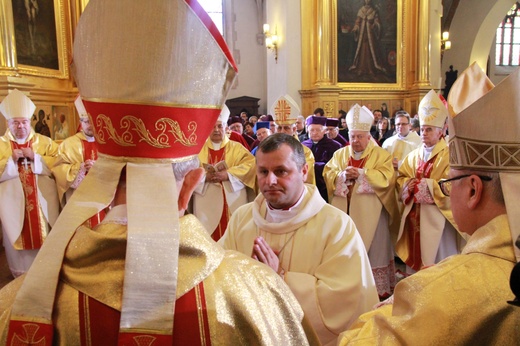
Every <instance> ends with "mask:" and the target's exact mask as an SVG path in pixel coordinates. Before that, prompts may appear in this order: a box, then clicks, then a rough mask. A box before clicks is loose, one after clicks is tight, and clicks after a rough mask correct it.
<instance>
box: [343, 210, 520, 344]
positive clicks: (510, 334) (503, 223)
mask: <svg viewBox="0 0 520 346" xmlns="http://www.w3.org/2000/svg"><path fill="white" fill-rule="evenodd" d="M515 262H516V260H515V255H514V250H513V243H512V240H511V231H510V228H509V223H508V220H507V216H506V215H501V216H498V217H496V218H494V219H493V220H491V221H490V222H488V223H487V224H486V225H484V226H483V227H481V228H479V229H478V230H477V231H476V232H475V233H474V234H473V235H472V236H471V237H470V238H469V240H468V243H467V245H466V247H465V248H464V250H463V251H462V253H461V254H460V255H454V256H451V257H448V258H446V259H445V260H443V261H441V262H439V263H438V264H436V265H435V266H432V267H429V268H425V269H423V270H421V271H419V272H417V273H415V274H413V275H411V276H409V277H407V278H405V279H403V280H402V281H400V282H399V283H398V284H397V286H396V287H395V291H394V302H393V304H392V305H385V306H383V307H381V308H379V309H376V310H373V311H371V312H367V313H366V314H364V315H361V317H360V318H359V320H358V321H357V322H356V323H355V324H353V325H352V327H351V329H350V330H348V331H346V332H344V333H343V334H342V335H340V337H339V338H338V344H339V345H341V346H344V345H385V346H386V345H420V344H425V345H518V341H519V340H520V331H519V326H520V310H519V309H518V307H516V306H512V305H510V304H508V303H507V301H508V300H511V299H512V298H513V297H514V294H513V293H512V292H511V290H510V288H509V275H510V273H511V270H512V269H513V266H514V264H515ZM462 321H463V325H461V322H462Z"/></svg>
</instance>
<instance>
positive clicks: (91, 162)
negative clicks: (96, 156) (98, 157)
mask: <svg viewBox="0 0 520 346" xmlns="http://www.w3.org/2000/svg"><path fill="white" fill-rule="evenodd" d="M94 162H96V161H95V160H85V162H84V167H85V170H86V171H87V172H88V171H89V170H90V169H91V168H92V166H94Z"/></svg>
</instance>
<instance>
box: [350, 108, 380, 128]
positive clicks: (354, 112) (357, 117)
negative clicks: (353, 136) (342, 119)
mask: <svg viewBox="0 0 520 346" xmlns="http://www.w3.org/2000/svg"><path fill="white" fill-rule="evenodd" d="M346 120H347V127H348V129H349V131H370V128H371V127H372V124H373V123H374V115H373V114H372V112H371V111H370V109H368V108H367V107H365V106H360V105H358V104H357V103H356V104H355V105H354V106H352V108H350V110H349V111H348V113H347V117H346Z"/></svg>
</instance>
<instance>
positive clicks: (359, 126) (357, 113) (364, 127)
mask: <svg viewBox="0 0 520 346" xmlns="http://www.w3.org/2000/svg"><path fill="white" fill-rule="evenodd" d="M360 118H361V107H359V106H357V107H355V108H354V116H353V117H352V125H353V126H352V129H354V130H359V131H370V127H371V125H372V124H365V123H362V122H360V121H359V119H360Z"/></svg>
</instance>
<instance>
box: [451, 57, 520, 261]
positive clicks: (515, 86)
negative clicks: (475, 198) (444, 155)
mask: <svg viewBox="0 0 520 346" xmlns="http://www.w3.org/2000/svg"><path fill="white" fill-rule="evenodd" d="M519 92H520V69H519V68H517V69H516V70H515V72H513V73H512V74H511V75H509V76H508V77H507V78H505V79H504V80H503V81H502V82H501V83H500V84H498V85H497V86H496V87H493V84H492V83H491V81H489V79H488V78H487V76H486V74H485V73H484V72H483V71H482V70H481V69H480V67H478V65H476V64H473V65H471V66H470V67H469V68H467V69H466V70H465V71H464V72H463V73H462V74H461V75H460V76H459V78H458V79H457V80H456V81H455V83H454V84H453V86H452V87H451V90H450V94H449V95H448V104H449V107H450V110H452V112H451V113H450V117H449V129H450V140H449V148H450V166H451V168H452V169H459V170H470V171H489V172H498V173H499V174H500V182H501V186H502V192H503V194H504V201H505V205H506V209H507V217H508V220H509V226H510V228H511V236H512V241H513V242H514V241H515V240H516V239H517V237H518V235H519V234H520V214H519V213H518V210H519V209H520V198H519V197H518V196H520V103H519V101H518V93H519ZM513 247H514V249H515V255H516V258H517V261H518V260H520V250H519V249H518V248H516V247H515V246H514V245H513Z"/></svg>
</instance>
